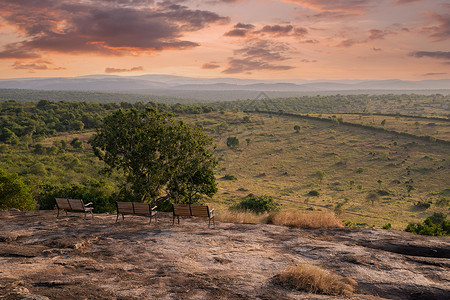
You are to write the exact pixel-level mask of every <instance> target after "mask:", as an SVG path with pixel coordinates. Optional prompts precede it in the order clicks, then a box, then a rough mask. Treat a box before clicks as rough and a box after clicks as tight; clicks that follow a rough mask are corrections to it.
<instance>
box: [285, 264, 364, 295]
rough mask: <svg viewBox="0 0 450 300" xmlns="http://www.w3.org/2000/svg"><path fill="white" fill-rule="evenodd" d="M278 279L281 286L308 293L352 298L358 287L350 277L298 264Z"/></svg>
mask: <svg viewBox="0 0 450 300" xmlns="http://www.w3.org/2000/svg"><path fill="white" fill-rule="evenodd" d="M278 279H279V281H280V283H281V284H283V285H285V286H288V287H291V288H294V289H297V290H304V291H306V292H308V293H323V294H328V295H345V296H351V295H352V294H353V292H354V290H355V286H356V285H357V283H356V281H354V280H353V279H351V278H348V277H341V276H339V275H337V274H333V273H331V272H330V271H327V270H324V269H322V268H320V267H318V266H314V265H308V264H298V265H296V266H290V267H288V268H287V269H286V270H285V271H284V272H282V273H281V274H280V275H279V276H278Z"/></svg>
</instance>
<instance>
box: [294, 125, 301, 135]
mask: <svg viewBox="0 0 450 300" xmlns="http://www.w3.org/2000/svg"><path fill="white" fill-rule="evenodd" d="M294 130H295V132H297V133H299V132H300V126H299V125H295V126H294Z"/></svg>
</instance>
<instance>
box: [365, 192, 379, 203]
mask: <svg viewBox="0 0 450 300" xmlns="http://www.w3.org/2000/svg"><path fill="white" fill-rule="evenodd" d="M366 200H367V201H369V202H370V203H372V206H374V205H375V202H379V201H380V196H379V195H378V194H377V193H376V192H373V191H372V192H369V193H368V194H367V196H366Z"/></svg>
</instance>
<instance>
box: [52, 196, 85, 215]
mask: <svg viewBox="0 0 450 300" xmlns="http://www.w3.org/2000/svg"><path fill="white" fill-rule="evenodd" d="M55 200H56V207H57V208H58V215H57V216H56V217H59V211H60V210H64V211H65V212H66V216H67V211H68V210H72V211H82V212H84V218H85V219H86V213H87V212H90V213H91V215H92V218H94V214H93V213H92V211H93V210H94V208H93V207H88V206H89V205H92V202H89V203H88V204H84V202H83V200H81V199H67V198H55Z"/></svg>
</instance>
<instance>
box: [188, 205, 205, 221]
mask: <svg viewBox="0 0 450 300" xmlns="http://www.w3.org/2000/svg"><path fill="white" fill-rule="evenodd" d="M191 214H192V216H193V217H202V218H209V208H208V206H206V205H191Z"/></svg>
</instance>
